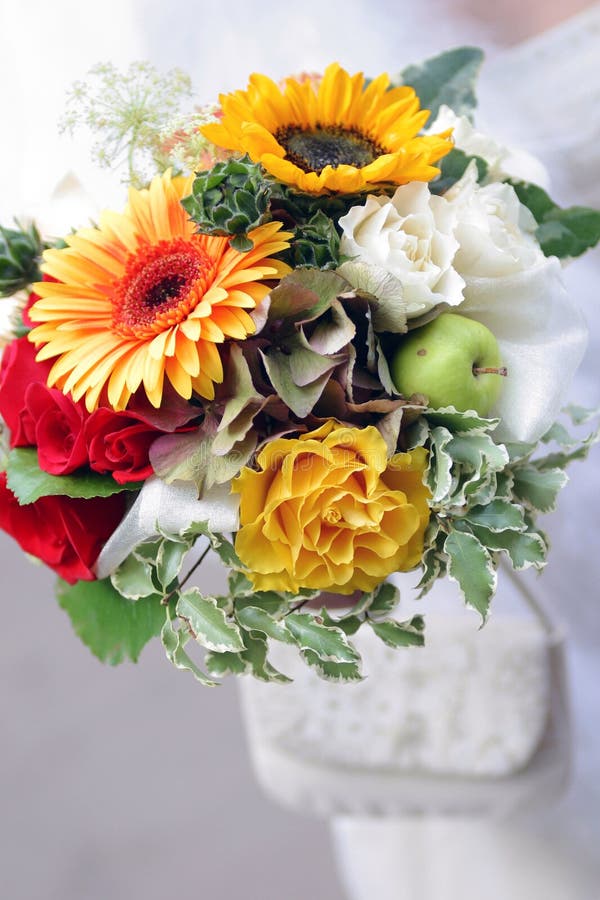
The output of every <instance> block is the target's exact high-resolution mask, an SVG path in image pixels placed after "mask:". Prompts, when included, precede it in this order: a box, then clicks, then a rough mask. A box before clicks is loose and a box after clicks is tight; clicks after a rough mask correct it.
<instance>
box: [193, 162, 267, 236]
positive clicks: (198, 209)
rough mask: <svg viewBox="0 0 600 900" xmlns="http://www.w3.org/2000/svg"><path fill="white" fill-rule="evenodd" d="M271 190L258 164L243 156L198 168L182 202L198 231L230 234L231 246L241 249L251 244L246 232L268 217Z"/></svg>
mask: <svg viewBox="0 0 600 900" xmlns="http://www.w3.org/2000/svg"><path fill="white" fill-rule="evenodd" d="M271 190H272V188H271V184H270V183H269V182H268V181H266V180H265V178H264V176H263V174H262V169H261V167H260V166H259V165H256V164H255V163H253V162H251V161H250V159H249V158H248V157H247V156H245V157H244V158H243V159H229V160H227V161H226V162H220V163H217V164H216V165H215V166H214V167H213V168H212V169H211V170H210V171H208V172H199V173H198V174H197V175H196V178H195V180H194V184H193V185H192V193H191V195H190V196H189V197H185V198H184V199H183V201H182V204H183V206H184V208H185V210H186V211H187V212H188V213H189V215H190V217H191V218H192V219H193V221H194V222H195V223H196V224H197V225H198V231H200V232H201V233H203V234H217V235H226V236H232V240H231V246H232V247H233V248H234V249H235V250H239V251H240V252H241V253H243V252H245V251H247V250H251V249H252V246H253V245H252V241H251V240H250V238H249V237H248V232H249V231H251V230H252V229H253V228H256V227H257V226H258V225H261V224H262V223H263V222H265V221H268V220H269V219H270V218H271V216H270V215H269V200H270V197H271Z"/></svg>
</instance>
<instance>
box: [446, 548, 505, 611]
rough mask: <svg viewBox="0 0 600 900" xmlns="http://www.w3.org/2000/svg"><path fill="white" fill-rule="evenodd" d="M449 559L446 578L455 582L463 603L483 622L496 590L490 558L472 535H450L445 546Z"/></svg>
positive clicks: (494, 575)
mask: <svg viewBox="0 0 600 900" xmlns="http://www.w3.org/2000/svg"><path fill="white" fill-rule="evenodd" d="M444 552H445V553H446V555H447V556H448V560H449V562H448V574H449V575H450V578H452V579H453V580H454V581H457V582H458V585H459V587H460V590H461V592H462V594H463V596H464V598H465V601H466V602H467V603H468V604H469V605H470V606H473V607H474V608H475V609H476V610H477V611H478V612H479V613H480V614H481V617H482V618H483V619H484V620H485V619H486V618H487V614H488V609H489V605H490V600H491V599H492V597H493V595H494V591H495V590H496V572H495V570H494V566H493V562H492V558H491V557H490V554H489V553H488V551H487V550H486V548H485V547H484V546H483V544H481V542H480V541H478V540H477V538H476V537H475V536H474V535H473V534H468V533H464V532H461V531H453V532H451V533H450V534H449V535H448V536H447V537H446V541H445V543H444Z"/></svg>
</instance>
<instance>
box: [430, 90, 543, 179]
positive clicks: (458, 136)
mask: <svg viewBox="0 0 600 900" xmlns="http://www.w3.org/2000/svg"><path fill="white" fill-rule="evenodd" d="M448 128H452V138H453V140H454V146H455V147H456V149H457V150H462V151H463V153H466V154H467V155H468V156H479V157H480V158H481V159H483V160H485V161H486V163H487V164H488V166H489V170H488V175H487V179H488V181H503V180H504V179H506V178H515V179H518V180H521V181H532V182H533V183H534V184H539V185H540V186H541V187H544V188H547V187H548V186H549V181H550V179H549V176H548V172H547V170H546V168H545V167H544V165H543V164H542V163H541V162H540V160H539V159H537V158H536V157H535V156H532V155H531V153H528V152H527V151H526V150H522V149H521V148H520V147H506V146H504V145H503V144H501V143H499V142H498V141H496V140H495V139H494V138H492V137H490V136H489V135H488V134H484V133H483V132H481V131H477V130H476V129H475V128H474V127H473V125H472V124H471V122H470V121H469V120H468V119H467V117H466V116H457V115H456V113H455V112H454V111H453V110H452V109H450V107H449V106H440V110H439V112H438V114H437V118H436V119H435V121H434V122H432V124H431V125H430V126H429V128H427V130H426V131H425V134H438V133H439V132H440V131H446V130H447V129H448Z"/></svg>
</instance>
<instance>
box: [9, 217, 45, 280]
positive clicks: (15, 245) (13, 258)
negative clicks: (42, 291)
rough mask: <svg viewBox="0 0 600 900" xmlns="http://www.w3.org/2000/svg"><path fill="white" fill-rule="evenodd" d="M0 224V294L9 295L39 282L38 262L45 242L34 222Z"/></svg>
mask: <svg viewBox="0 0 600 900" xmlns="http://www.w3.org/2000/svg"><path fill="white" fill-rule="evenodd" d="M15 224H16V225H17V228H16V229H15V228H3V227H2V226H1V225H0V297H10V296H11V295H12V294H15V293H16V292H17V291H19V290H21V289H23V288H26V287H28V286H29V285H30V284H32V282H34V281H39V279H40V278H41V273H40V270H39V268H38V261H39V259H40V258H41V255H42V252H43V250H44V246H45V245H44V244H43V242H42V239H41V237H40V234H39V231H38V230H37V228H36V227H35V225H33V224H31V225H30V226H29V227H28V228H25V227H24V226H21V225H19V223H18V222H16V223H15Z"/></svg>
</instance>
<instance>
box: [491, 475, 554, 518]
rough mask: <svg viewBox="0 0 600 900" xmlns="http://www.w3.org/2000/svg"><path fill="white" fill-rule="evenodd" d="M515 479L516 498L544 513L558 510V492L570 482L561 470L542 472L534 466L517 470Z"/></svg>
mask: <svg viewBox="0 0 600 900" xmlns="http://www.w3.org/2000/svg"><path fill="white" fill-rule="evenodd" d="M514 478H515V481H514V487H513V490H514V494H515V497H517V498H518V499H519V500H520V501H521V502H522V503H524V504H525V505H526V506H527V507H529V508H530V509H533V510H536V511H537V512H542V513H546V512H552V510H554V509H555V508H556V498H557V496H558V492H559V491H560V489H561V488H563V487H564V486H565V484H566V483H567V481H568V480H569V476H568V475H567V474H566V473H565V472H563V471H562V470H561V469H543V470H540V469H539V468H537V467H536V466H534V465H531V466H520V467H519V468H517V469H515V470H514ZM482 524H484V523H482Z"/></svg>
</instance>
